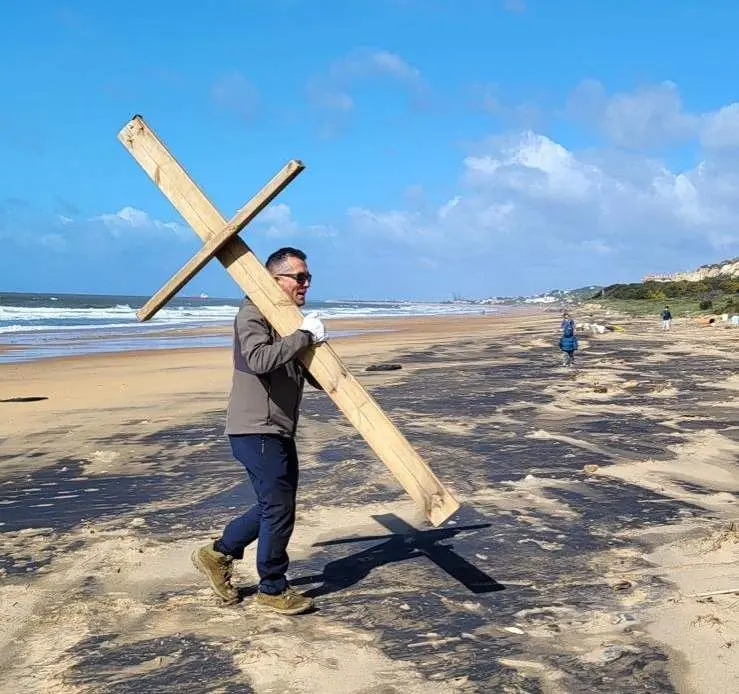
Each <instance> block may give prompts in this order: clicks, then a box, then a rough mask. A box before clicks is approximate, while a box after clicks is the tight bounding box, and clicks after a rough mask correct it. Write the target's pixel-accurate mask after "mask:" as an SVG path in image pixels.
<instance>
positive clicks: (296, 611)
mask: <svg viewBox="0 0 739 694" xmlns="http://www.w3.org/2000/svg"><path fill="white" fill-rule="evenodd" d="M256 603H257V605H259V607H261V608H262V609H264V610H271V611H272V612H276V613H277V614H286V615H289V616H292V615H296V614H304V613H305V612H310V611H311V610H313V608H314V607H315V603H313V602H311V603H310V604H309V605H304V606H303V607H291V608H288V609H281V608H279V607H274V606H272V605H268V604H267V603H264V602H262V601H261V600H256Z"/></svg>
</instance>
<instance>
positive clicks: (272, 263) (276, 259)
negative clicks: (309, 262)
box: [265, 246, 308, 272]
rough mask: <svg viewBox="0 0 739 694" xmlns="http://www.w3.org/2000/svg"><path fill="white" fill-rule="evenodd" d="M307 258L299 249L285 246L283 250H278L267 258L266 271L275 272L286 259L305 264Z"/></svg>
mask: <svg viewBox="0 0 739 694" xmlns="http://www.w3.org/2000/svg"><path fill="white" fill-rule="evenodd" d="M307 257H308V256H307V255H306V254H305V253H303V251H301V250H300V249H299V248H292V247H290V246H285V247H284V248H278V249H277V250H276V251H275V252H274V253H272V255H270V256H269V258H267V262H266V263H265V265H266V266H267V269H268V270H269V271H270V272H272V271H273V270H277V269H278V268H279V267H280V266H281V265H282V263H284V262H285V260H286V259H287V258H297V259H298V260H302V261H303V262H305V259H306V258H307Z"/></svg>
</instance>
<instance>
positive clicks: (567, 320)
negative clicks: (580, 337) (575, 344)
mask: <svg viewBox="0 0 739 694" xmlns="http://www.w3.org/2000/svg"><path fill="white" fill-rule="evenodd" d="M568 325H569V326H570V327H571V328H572V333H573V335H574V333H575V321H574V319H573V318H572V316H571V315H570V314H569V313H568V312H567V311H564V312H563V313H562V324H561V325H560V326H559V327H560V330H562V333H563V334H564V331H565V328H566V327H567V326H568Z"/></svg>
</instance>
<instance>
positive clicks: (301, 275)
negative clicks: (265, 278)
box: [275, 272, 313, 286]
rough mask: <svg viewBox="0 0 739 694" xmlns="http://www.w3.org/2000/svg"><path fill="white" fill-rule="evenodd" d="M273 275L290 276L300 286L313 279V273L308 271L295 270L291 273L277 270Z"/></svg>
mask: <svg viewBox="0 0 739 694" xmlns="http://www.w3.org/2000/svg"><path fill="white" fill-rule="evenodd" d="M275 277H291V278H292V279H294V280H295V281H296V282H297V283H298V284H299V285H301V286H302V285H304V284H308V283H310V281H311V280H312V279H313V275H311V274H310V272H297V273H293V274H290V273H288V272H278V273H277V274H276V275H275Z"/></svg>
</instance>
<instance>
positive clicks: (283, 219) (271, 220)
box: [254, 202, 336, 239]
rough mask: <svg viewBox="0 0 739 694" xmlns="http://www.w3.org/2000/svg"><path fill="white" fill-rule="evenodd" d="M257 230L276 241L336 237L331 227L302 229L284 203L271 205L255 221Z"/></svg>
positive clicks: (315, 225)
mask: <svg viewBox="0 0 739 694" xmlns="http://www.w3.org/2000/svg"><path fill="white" fill-rule="evenodd" d="M254 225H255V228H256V229H258V230H260V231H261V233H263V234H264V235H265V236H267V237H270V238H275V239H279V238H281V239H287V238H296V239H299V238H301V237H305V236H318V237H327V236H335V235H336V232H335V230H334V229H332V228H331V227H330V226H326V225H323V224H313V225H310V226H307V227H301V226H300V225H299V224H298V222H297V221H296V220H295V218H294V217H293V214H292V210H291V209H290V206H289V205H286V204H285V203H283V202H280V203H276V204H274V205H270V206H269V207H267V208H266V209H265V210H263V211H262V213H261V214H260V215H259V216H258V217H257V218H256V220H254Z"/></svg>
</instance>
